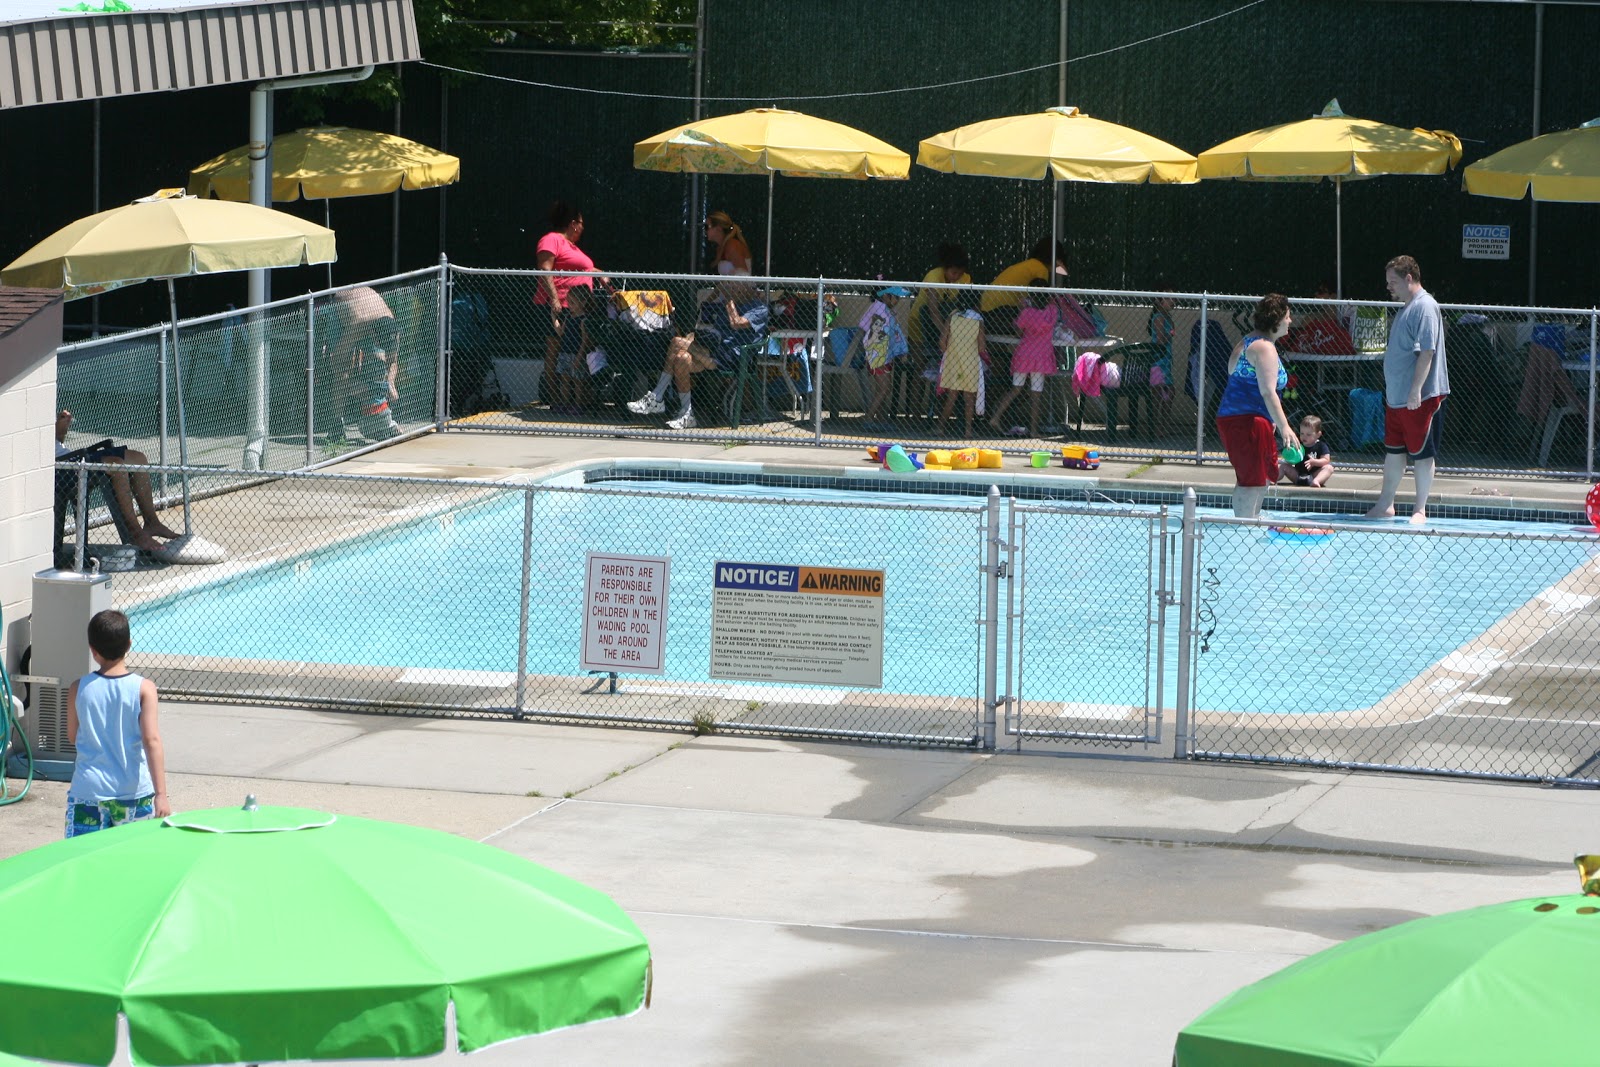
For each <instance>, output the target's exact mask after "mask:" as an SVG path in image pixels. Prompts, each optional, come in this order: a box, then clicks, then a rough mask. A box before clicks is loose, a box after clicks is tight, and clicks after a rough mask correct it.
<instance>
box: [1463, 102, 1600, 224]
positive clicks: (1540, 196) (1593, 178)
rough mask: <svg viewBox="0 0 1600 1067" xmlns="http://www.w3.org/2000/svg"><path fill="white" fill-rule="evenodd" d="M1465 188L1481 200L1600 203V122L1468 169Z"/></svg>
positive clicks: (1489, 158)
mask: <svg viewBox="0 0 1600 1067" xmlns="http://www.w3.org/2000/svg"><path fill="white" fill-rule="evenodd" d="M1461 184H1462V187H1463V188H1465V189H1466V191H1467V192H1469V193H1473V194H1475V195H1477V196H1498V197H1501V198H1502V199H1506V200H1521V199H1522V198H1523V197H1524V196H1526V195H1528V192H1529V190H1532V192H1533V198H1534V199H1535V200H1549V201H1566V202H1569V203H1596V202H1600V119H1591V120H1590V121H1588V122H1585V123H1584V124H1583V125H1582V126H1578V127H1576V128H1574V129H1570V130H1561V131H1560V132H1558V133H1544V134H1540V135H1539V136H1538V137H1534V138H1531V139H1530V140H1526V141H1522V142H1520V143H1518V144H1514V145H1512V146H1511V147H1510V148H1502V149H1501V150H1500V151H1498V152H1496V153H1495V154H1494V155H1492V156H1486V157H1484V158H1483V159H1480V160H1478V161H1477V162H1476V163H1472V164H1469V165H1468V166H1467V167H1466V168H1465V169H1463V170H1462V172H1461Z"/></svg>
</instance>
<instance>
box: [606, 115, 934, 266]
mask: <svg viewBox="0 0 1600 1067" xmlns="http://www.w3.org/2000/svg"><path fill="white" fill-rule="evenodd" d="M633 165H634V166H635V167H636V168H638V169H639V170H662V171H671V172H674V173H678V174H765V175H766V176H767V254H766V273H767V274H768V275H769V276H770V275H771V274H772V191H773V178H774V176H775V175H777V174H783V175H786V176H788V177H791V178H889V179H905V178H907V177H910V174H911V157H910V156H908V155H907V154H906V153H904V152H902V151H900V149H898V148H896V147H895V146H894V145H892V144H889V143H888V142H886V141H880V140H878V139H877V138H876V137H873V136H872V135H871V134H868V133H863V132H862V131H860V130H858V129H855V128H854V127H852V126H846V125H844V124H843V123H839V122H830V121H829V120H827V119H819V118H817V117H816V116H814V115H807V114H804V113H803V112H799V111H786V110H784V109H782V108H774V107H760V108H755V109H753V110H750V111H741V112H738V113H737V114H733V115H717V116H714V117H712V118H705V119H697V120H695V121H694V122H687V123H684V124H683V125H682V126H677V127H674V128H673V129H670V130H667V131H666V132H664V133H658V134H656V135H655V136H654V137H649V138H646V139H645V140H643V141H640V142H638V143H637V144H635V145H634V146H633Z"/></svg>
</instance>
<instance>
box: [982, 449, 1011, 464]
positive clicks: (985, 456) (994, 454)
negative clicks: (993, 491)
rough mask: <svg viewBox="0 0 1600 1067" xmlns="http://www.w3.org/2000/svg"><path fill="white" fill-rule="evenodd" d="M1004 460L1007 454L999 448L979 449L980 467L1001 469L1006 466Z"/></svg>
mask: <svg viewBox="0 0 1600 1067" xmlns="http://www.w3.org/2000/svg"><path fill="white" fill-rule="evenodd" d="M1004 460H1005V454H1004V453H1002V452H1001V451H1000V450H999V449H998V448H980V449H978V466H979V467H999V466H1002V465H1003V464H1004Z"/></svg>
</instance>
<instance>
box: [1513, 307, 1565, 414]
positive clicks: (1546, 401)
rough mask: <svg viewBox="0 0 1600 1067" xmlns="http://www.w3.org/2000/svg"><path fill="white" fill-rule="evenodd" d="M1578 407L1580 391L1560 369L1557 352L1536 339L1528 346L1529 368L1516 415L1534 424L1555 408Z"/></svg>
mask: <svg viewBox="0 0 1600 1067" xmlns="http://www.w3.org/2000/svg"><path fill="white" fill-rule="evenodd" d="M1539 329H1543V327H1539ZM1535 332H1536V333H1537V331H1535ZM1577 406H1578V392H1577V390H1575V389H1573V388H1572V380H1571V379H1570V378H1568V377H1567V372H1566V371H1564V370H1562V369H1561V357H1560V356H1559V355H1558V354H1557V353H1556V350H1555V349H1553V348H1551V347H1549V346H1548V345H1547V344H1541V343H1540V342H1539V341H1537V340H1536V341H1534V342H1532V343H1531V344H1529V345H1528V367H1527V370H1526V371H1525V372H1524V373H1523V376H1522V394H1521V395H1520V396H1518V397H1517V414H1518V415H1521V416H1522V417H1523V418H1525V419H1528V420H1530V421H1532V422H1543V421H1544V420H1545V418H1546V416H1548V415H1549V414H1550V409H1551V408H1552V407H1564V408H1566V407H1577Z"/></svg>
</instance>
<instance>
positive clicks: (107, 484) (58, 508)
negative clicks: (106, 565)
mask: <svg viewBox="0 0 1600 1067" xmlns="http://www.w3.org/2000/svg"><path fill="white" fill-rule="evenodd" d="M84 473H85V474H86V475H87V476H88V480H89V485H88V493H87V496H86V499H87V501H88V502H89V507H86V508H85V509H84V510H85V511H89V510H91V508H92V507H93V501H94V499H95V496H96V495H97V494H98V496H99V498H100V506H101V507H103V508H104V509H105V510H106V512H107V513H108V514H109V515H110V516H111V522H112V524H113V525H114V526H115V527H116V529H117V541H118V542H119V543H120V544H127V543H128V538H129V537H131V536H132V531H131V530H130V529H129V528H128V520H127V519H125V518H124V517H123V515H122V509H121V508H119V507H118V506H117V497H116V494H115V493H114V492H113V491H112V489H111V475H110V474H108V473H107V472H105V471H86V472H84ZM68 511H71V512H72V513H73V518H74V522H73V525H74V527H75V528H76V529H77V530H79V531H84V530H86V529H87V527H88V522H89V519H88V516H87V515H79V514H78V472H77V471H76V470H64V469H62V468H60V467H58V468H56V481H55V540H54V541H52V542H51V543H52V544H53V545H54V546H55V559H54V562H55V565H56V566H57V567H58V568H62V569H71V568H72V565H73V561H74V559H75V557H76V555H77V553H76V551H75V550H74V549H73V548H72V547H71V546H68V545H64V544H62V541H63V540H64V539H65V538H66V532H67V512H68ZM84 540H85V541H86V542H87V540H88V538H87V537H86V536H85V537H84ZM84 562H85V563H87V562H88V560H87V559H85V561H84Z"/></svg>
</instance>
